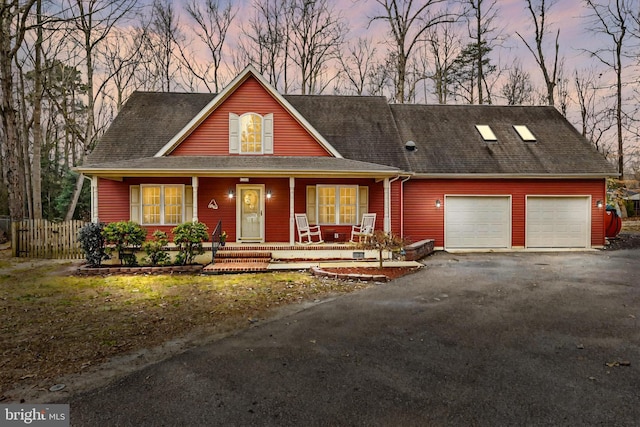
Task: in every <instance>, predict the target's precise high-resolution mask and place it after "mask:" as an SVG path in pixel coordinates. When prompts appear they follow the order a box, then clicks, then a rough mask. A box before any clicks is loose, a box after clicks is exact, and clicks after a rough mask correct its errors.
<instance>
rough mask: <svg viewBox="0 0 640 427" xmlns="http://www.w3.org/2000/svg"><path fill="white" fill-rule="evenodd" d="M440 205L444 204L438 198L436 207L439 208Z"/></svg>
mask: <svg viewBox="0 0 640 427" xmlns="http://www.w3.org/2000/svg"><path fill="white" fill-rule="evenodd" d="M440 206H442V203H440V199H438V200H436V208H439V207H440Z"/></svg>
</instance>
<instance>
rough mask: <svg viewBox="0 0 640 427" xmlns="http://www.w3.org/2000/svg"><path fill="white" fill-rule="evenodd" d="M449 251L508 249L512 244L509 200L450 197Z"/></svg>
mask: <svg viewBox="0 0 640 427" xmlns="http://www.w3.org/2000/svg"><path fill="white" fill-rule="evenodd" d="M445 207H446V211H445V246H446V247H447V248H452V249H453V248H506V247H509V246H510V243H511V227H510V222H511V216H510V209H511V204H510V200H509V197H478V196H447V197H446V201H445Z"/></svg>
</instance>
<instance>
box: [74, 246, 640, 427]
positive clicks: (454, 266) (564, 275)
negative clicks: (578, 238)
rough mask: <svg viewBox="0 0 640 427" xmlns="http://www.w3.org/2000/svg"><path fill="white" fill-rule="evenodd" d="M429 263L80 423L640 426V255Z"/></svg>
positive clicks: (268, 327)
mask: <svg viewBox="0 0 640 427" xmlns="http://www.w3.org/2000/svg"><path fill="white" fill-rule="evenodd" d="M425 264H426V268H424V269H423V270H421V271H420V272H418V273H415V274H413V275H410V276H405V277H404V278H402V279H399V280H396V281H394V282H391V283H389V284H385V285H381V286H375V287H372V288H369V289H367V290H364V291H361V292H357V293H353V294H349V295H346V296H344V297H340V298H337V299H335V300H332V301H327V302H323V303H319V304H316V305H313V306H311V307H309V308H308V309H306V310H303V311H301V312H298V313H296V314H293V315H291V316H287V317H284V318H280V319H277V320H274V321H271V322H264V323H261V322H258V323H256V324H255V325H253V327H251V328H248V329H247V330H244V331H241V332H239V333H237V334H235V335H233V336H230V337H227V338H225V339H222V340H220V341H217V342H214V343H212V344H210V345H206V346H204V347H200V348H197V349H193V350H190V351H188V352H186V353H183V354H181V355H178V356H176V357H173V358H171V359H168V360H166V361H164V362H162V363H159V364H156V365H153V366H150V367H148V368H145V369H143V370H141V371H138V372H136V373H133V374H132V375H129V376H127V377H125V378H123V379H121V380H118V381H117V382H114V383H112V384H111V385H109V386H107V387H104V388H100V389H97V390H94V391H92V392H89V393H85V394H82V395H78V396H75V397H71V398H70V399H67V400H66V401H65V402H67V403H70V404H71V421H72V425H77V426H85V425H86V426H116V425H117V426H125V425H132V426H143V425H150V426H151V425H153V426H157V425H167V426H173V425H175V426H197V425H207V426H214V425H225V426H230V425H242V426H245V425H367V426H369V425H381V426H398V425H403V426H411V425H416V426H417V425H420V426H424V425H486V426H497V425H568V426H569V425H570V426H575V425H596V424H602V425H629V426H631V425H638V424H639V423H640V369H639V368H640V250H621V251H615V252H596V251H593V252H580V253H576V252H566V253H543V254H533V253H510V254H458V255H453V254H447V253H438V254H435V255H433V256H431V257H429V258H427V259H426V260H425Z"/></svg>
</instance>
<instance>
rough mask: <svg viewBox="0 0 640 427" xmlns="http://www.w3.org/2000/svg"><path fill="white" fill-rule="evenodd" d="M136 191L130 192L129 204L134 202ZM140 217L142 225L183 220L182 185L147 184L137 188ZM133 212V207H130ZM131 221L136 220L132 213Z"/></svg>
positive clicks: (171, 223) (183, 189)
mask: <svg viewBox="0 0 640 427" xmlns="http://www.w3.org/2000/svg"><path fill="white" fill-rule="evenodd" d="M135 193H136V192H134V191H133V189H132V192H131V204H132V206H134V204H135V203H136V200H135V197H136V194H135ZM139 198H140V199H139V200H140V202H139V203H140V208H141V209H140V219H139V222H140V223H141V224H143V225H177V224H180V223H181V222H183V221H184V212H185V206H184V202H185V186H184V185H147V184H143V185H141V186H140V190H139ZM132 212H133V209H132ZM131 220H132V221H136V220H137V218H135V214H134V213H132V218H131Z"/></svg>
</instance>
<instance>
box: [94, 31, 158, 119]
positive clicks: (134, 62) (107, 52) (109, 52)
mask: <svg viewBox="0 0 640 427" xmlns="http://www.w3.org/2000/svg"><path fill="white" fill-rule="evenodd" d="M145 38H146V28H136V29H133V30H128V31H122V30H120V29H115V30H114V31H112V34H111V37H110V38H109V43H104V44H102V45H101V46H100V48H99V49H98V56H99V59H100V62H101V63H102V64H103V66H104V68H105V71H106V73H107V76H106V78H105V79H104V81H103V83H102V85H101V87H100V90H99V91H101V92H103V93H105V96H107V97H108V98H109V99H110V100H111V102H113V103H114V104H115V109H116V111H120V109H121V108H122V106H123V104H124V102H125V100H126V99H127V98H128V96H129V95H130V94H131V92H133V91H134V90H136V89H137V88H138V87H139V86H140V78H139V74H140V72H142V70H143V68H144V65H145V64H144V61H145V59H144V58H143V56H142V53H141V50H142V47H143V43H144V40H145ZM114 92H115V93H114Z"/></svg>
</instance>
